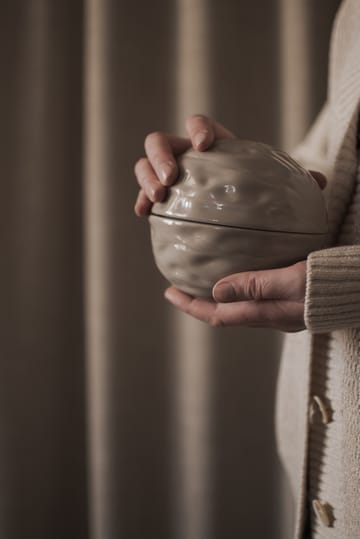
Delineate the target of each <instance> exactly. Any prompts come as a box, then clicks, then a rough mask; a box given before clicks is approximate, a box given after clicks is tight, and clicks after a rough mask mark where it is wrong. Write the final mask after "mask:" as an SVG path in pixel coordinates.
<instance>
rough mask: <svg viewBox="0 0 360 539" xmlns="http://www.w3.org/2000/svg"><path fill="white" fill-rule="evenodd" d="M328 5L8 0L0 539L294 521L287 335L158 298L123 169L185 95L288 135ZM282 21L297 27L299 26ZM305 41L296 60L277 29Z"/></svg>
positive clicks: (270, 137) (241, 131)
mask: <svg viewBox="0 0 360 539" xmlns="http://www.w3.org/2000/svg"><path fill="white" fill-rule="evenodd" d="M302 4H304V5H305V8H301V9H302V10H303V11H302V12H301V13H302V14H301V16H300V17H298V16H296V17H295V16H294V12H291V13H290V12H288V10H289V9H290V8H289V5H291V6H292V7H293V9H300V5H302ZM336 5H337V2H335V1H332V2H329V1H325V0H321V1H319V2H317V4H316V8H315V7H314V6H312V3H311V2H305V3H304V2H302V0H291V2H285V1H283V2H276V1H275V0H271V1H267V2H263V3H262V4H261V6H260V5H259V4H257V3H254V2H250V1H248V0H243V1H241V2H239V1H232V0H231V1H228V2H215V1H211V0H192V1H190V0H173V1H171V2H170V1H168V2H165V1H161V0H154V1H152V2H145V1H142V2H137V3H136V2H130V1H129V0H122V1H121V2H119V1H116V0H83V1H80V0H79V1H77V2H73V1H70V0H64V1H62V2H56V1H55V0H54V1H52V0H29V1H26V2H25V1H22V0H14V1H12V2H10V1H5V2H3V3H2V4H1V6H0V13H1V17H0V45H1V46H0V59H1V73H2V85H1V86H2V89H1V97H0V118H1V122H0V142H1V144H0V156H1V163H0V167H1V168H0V172H1V180H0V183H1V193H2V196H1V199H0V224H1V227H0V229H1V247H2V256H1V264H0V294H1V296H0V297H1V299H2V301H1V308H0V313H1V314H0V316H1V322H0V332H1V343H0V536H1V537H2V538H4V539H21V538H25V537H26V538H33V537H36V538H38V539H43V538H44V539H45V538H46V539H47V538H48V537H52V538H53V539H56V538H57V537H58V538H64V537H67V538H69V539H71V538H76V539H113V538H114V539H122V538H124V539H129V538H140V537H143V536H146V537H157V538H159V539H161V538H164V539H169V538H170V539H172V538H174V539H175V538H176V539H195V538H196V539H211V538H214V539H217V538H221V539H226V538H229V539H232V538H233V537H240V536H244V537H249V538H254V539H258V538H262V537H269V538H270V537H274V538H275V537H279V534H280V529H281V528H282V526H286V525H285V524H283V523H284V522H285V521H286V518H285V517H286V515H288V514H290V513H291V507H289V508H288V509H287V510H286V513H285V514H284V513H283V512H282V510H280V509H279V504H280V499H281V497H282V494H281V491H282V488H283V487H281V481H282V480H280V477H281V476H280V470H279V468H278V465H277V461H276V455H275V443H274V434H273V406H274V389H275V382H276V372H277V361H278V357H279V351H280V345H281V338H280V336H279V335H278V334H275V333H272V332H268V331H261V330H247V329H244V328H232V329H230V328H228V329H224V330H215V329H210V328H208V327H206V326H205V325H204V324H202V323H200V322H194V321H192V320H190V319H188V318H186V317H184V316H183V315H180V314H178V313H175V312H174V311H173V309H172V308H170V307H169V306H168V305H166V304H165V301H164V300H163V298H162V291H163V290H164V287H165V283H164V281H163V280H162V278H161V276H160V275H159V274H158V272H157V270H156V269H155V266H154V263H153V259H152V254H151V247H150V240H149V231H148V226H147V223H146V221H142V222H141V221H140V220H138V219H137V218H136V217H135V216H134V214H133V203H134V200H135V196H136V192H137V187H136V183H135V179H134V174H133V166H134V163H135V161H136V159H138V158H139V157H140V156H141V155H143V153H144V150H143V140H144V138H145V136H146V134H147V133H148V132H150V131H154V130H161V131H168V132H170V131H174V132H175V131H178V132H181V131H183V130H184V121H185V117H186V116H187V115H188V114H191V113H194V112H201V113H204V114H210V115H212V116H213V117H215V118H216V119H217V120H219V121H220V122H222V123H224V124H225V125H226V126H227V127H228V128H229V129H232V130H233V131H234V132H236V133H237V134H238V136H239V137H243V138H248V139H256V140H264V141H267V142H269V143H274V144H279V143H280V142H282V144H283V145H284V146H285V147H288V148H289V147H290V145H292V144H293V143H295V142H296V141H297V140H299V138H300V137H301V136H302V134H303V133H304V132H305V130H306V128H307V125H308V124H309V123H310V121H311V120H312V118H313V117H314V115H315V112H316V111H317V109H318V108H319V107H320V105H321V101H322V99H323V97H324V95H323V93H324V88H325V86H326V80H324V78H325V77H326V56H327V53H326V50H327V44H328V41H327V40H328V35H329V30H330V23H331V19H332V17H333V14H334V10H335V7H336ZM309 21H310V22H309ZM319 24H320V25H319ZM296 25H300V26H299V28H304V25H308V26H307V28H308V33H307V34H304V33H303V34H301V31H300V37H299V41H296V40H295V41H294V37H291V36H293V33H291V28H295V26H296ZM296 27H298V26H296ZM285 28H287V29H288V30H286V32H285V30H284V29H285ZM315 30H316V31H315ZM304 35H306V37H308V38H309V40H306V39H305V38H304ZM301 36H303V37H301ZM305 41H307V48H306V49H305V51H303V53H302V55H300V56H299V57H297V63H296V68H295V64H292V63H291V59H290V56H286V57H285V56H284V51H285V47H287V48H286V50H287V54H288V55H291V54H297V53H298V52H299V48H301V47H302V46H303V45H304V43H305ZM291 43H292V44H293V45H292V46H293V48H294V51H293V53H291ZM289 47H290V49H289ZM281 51H282V52H281ZM324 66H325V67H324ZM309 88H314V89H315V90H314V91H313V92H311V91H310V90H309ZM294 92H297V94H296V95H298V101H297V103H298V104H297V105H296V115H295V111H293V110H292V104H293V101H292V100H291V96H292V95H294ZM304 96H305V97H304ZM292 114H294V115H295V116H296V117H295V118H292ZM291 118H292V119H291ZM299 118H302V124H301V126H300V123H299V122H300V120H299ZM295 124H296V125H297V127H296V128H295V127H293V126H294V125H295ZM290 130H292V131H291V133H290ZM285 497H286V498H287V495H286V496H285ZM259 511H260V518H259ZM290 520H291V518H290ZM284 529H286V527H285V528H284ZM284 537H287V535H286V531H285V532H284Z"/></svg>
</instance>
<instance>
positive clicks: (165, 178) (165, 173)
mask: <svg viewBox="0 0 360 539" xmlns="http://www.w3.org/2000/svg"><path fill="white" fill-rule="evenodd" d="M174 167H175V163H173V162H172V161H166V162H165V163H162V164H161V165H160V167H159V168H160V181H161V183H162V184H163V185H171V184H172V177H171V176H172V173H173V171H174Z"/></svg>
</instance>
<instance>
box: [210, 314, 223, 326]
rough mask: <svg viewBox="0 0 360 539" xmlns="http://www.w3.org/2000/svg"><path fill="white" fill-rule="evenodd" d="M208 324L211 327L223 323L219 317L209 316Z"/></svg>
mask: <svg viewBox="0 0 360 539" xmlns="http://www.w3.org/2000/svg"><path fill="white" fill-rule="evenodd" d="M209 324H210V326H211V327H213V328H218V327H221V326H222V325H223V324H222V321H221V319H220V318H219V317H218V316H211V317H210V318H209Z"/></svg>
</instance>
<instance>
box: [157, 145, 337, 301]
mask: <svg viewBox="0 0 360 539" xmlns="http://www.w3.org/2000/svg"><path fill="white" fill-rule="evenodd" d="M179 171H180V173H179V177H178V180H177V182H176V183H175V185H174V186H172V187H171V188H170V189H169V194H168V197H167V198H166V200H165V201H164V202H162V203H157V204H154V206H153V210H152V215H151V216H150V218H149V220H150V225H151V238H152V245H153V252H154V257H155V261H156V264H157V266H158V268H159V270H160V271H161V273H162V274H163V275H164V276H165V277H166V279H168V280H169V281H170V282H171V283H172V284H174V285H175V286H177V287H178V288H180V289H181V290H183V291H184V292H187V293H189V294H191V295H194V296H198V297H211V292H212V288H213V286H214V284H215V283H216V282H217V281H218V280H219V279H220V278H222V277H225V276H227V275H230V274H232V273H238V272H241V271H251V270H259V269H271V268H276V267H282V266H287V265H290V264H292V263H294V262H297V261H299V260H303V259H306V257H307V255H308V254H309V253H310V252H311V251H314V250H317V249H322V248H324V247H326V246H327V244H328V224H327V214H326V207H325V202H324V198H323V195H322V192H321V190H320V188H319V186H318V184H317V182H316V181H315V180H314V178H313V177H312V176H311V174H310V173H309V172H307V171H306V170H305V169H303V168H302V167H301V166H300V165H299V164H297V163H296V161H294V160H293V159H291V158H290V157H289V156H288V155H287V154H285V153H284V152H281V151H279V150H275V149H274V148H271V147H270V146H267V145H266V144H262V143H257V142H249V141H240V140H222V141H218V142H217V144H216V145H215V146H214V148H213V149H211V150H209V151H206V152H198V151H195V150H189V151H187V152H186V153H185V154H183V156H181V158H180V159H179Z"/></svg>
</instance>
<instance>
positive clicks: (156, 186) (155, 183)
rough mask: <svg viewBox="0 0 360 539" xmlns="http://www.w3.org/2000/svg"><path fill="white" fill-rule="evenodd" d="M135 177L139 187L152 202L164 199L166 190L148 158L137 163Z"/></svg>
mask: <svg viewBox="0 0 360 539" xmlns="http://www.w3.org/2000/svg"><path fill="white" fill-rule="evenodd" d="M135 176H136V179H137V181H138V184H139V186H140V187H141V188H142V190H143V191H144V193H145V194H146V196H147V197H148V198H149V199H150V200H151V202H161V201H162V200H163V199H164V196H165V193H166V188H165V187H164V186H163V185H162V184H161V183H160V182H159V179H158V178H157V176H156V174H155V172H154V169H153V168H152V166H151V164H150V161H149V160H148V159H146V157H143V158H142V159H139V161H137V163H136V165H135Z"/></svg>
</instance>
